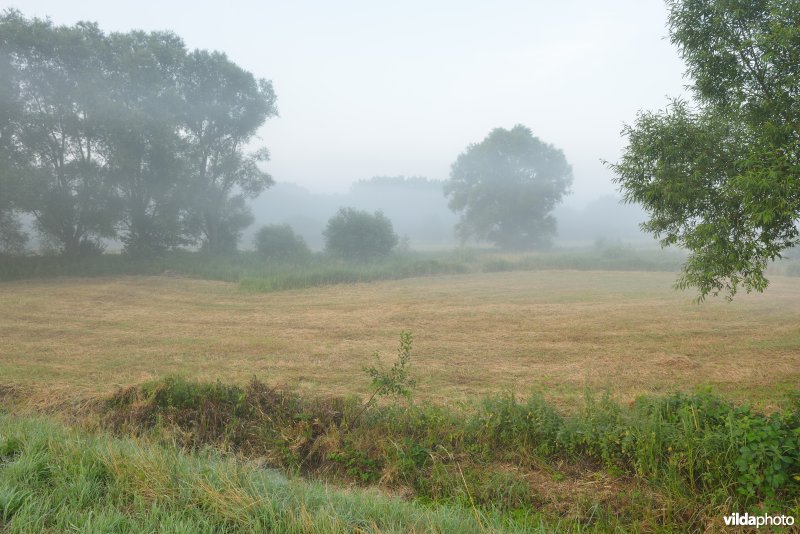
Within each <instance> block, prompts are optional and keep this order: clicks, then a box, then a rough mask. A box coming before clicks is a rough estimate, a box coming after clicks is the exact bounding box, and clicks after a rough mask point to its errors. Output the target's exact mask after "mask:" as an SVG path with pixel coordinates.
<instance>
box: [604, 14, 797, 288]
mask: <svg viewBox="0 0 800 534" xmlns="http://www.w3.org/2000/svg"><path fill="white" fill-rule="evenodd" d="M667 4H668V7H669V11H670V15H669V27H670V36H671V40H672V42H673V43H674V44H676V45H677V46H678V48H679V49H680V51H681V54H682V56H683V59H684V60H685V61H686V64H687V66H688V70H687V72H688V75H689V76H691V77H692V78H693V79H694V84H693V85H692V91H693V94H694V102H695V104H693V105H690V104H689V103H687V102H683V101H674V102H672V103H671V105H670V106H669V107H668V108H667V109H666V110H665V111H661V112H642V113H640V114H639V116H638V117H637V119H636V122H635V124H634V125H633V126H626V127H625V129H624V130H623V135H624V136H625V137H627V139H628V146H627V148H626V149H625V152H624V153H623V156H622V159H621V160H620V161H619V162H617V163H616V164H613V165H611V168H612V169H613V170H614V172H615V173H616V174H617V179H616V180H617V183H618V184H620V186H621V188H622V191H623V192H624V194H625V198H626V200H627V201H629V202H637V203H640V204H642V206H643V207H644V209H645V210H646V211H647V212H648V214H649V216H650V219H649V220H648V221H647V222H646V223H644V224H643V225H642V227H643V228H644V229H645V230H647V231H649V232H652V233H653V234H654V235H655V236H656V237H658V238H660V239H661V243H662V245H664V246H668V245H680V246H682V247H685V248H686V249H687V250H688V251H689V252H690V256H689V259H688V261H687V262H686V264H685V265H684V270H683V275H682V277H681V278H680V279H679V280H678V286H679V287H688V286H694V287H697V288H698V290H699V298H700V299H702V298H704V297H705V296H707V295H708V294H714V295H716V294H719V293H724V294H726V295H727V296H728V297H733V295H734V294H736V291H737V289H738V288H739V287H740V286H742V287H744V288H745V289H746V290H747V291H751V290H758V291H762V290H763V289H764V288H765V287H766V286H767V279H766V278H765V276H764V270H765V268H766V266H767V264H768V262H770V261H772V260H774V259H776V258H780V257H781V252H782V251H784V250H786V249H788V248H789V247H792V246H793V245H796V244H797V243H798V221H799V220H800V83H798V80H800V1H799V0H748V1H737V2H732V1H722V0H671V1H668V2H667Z"/></svg>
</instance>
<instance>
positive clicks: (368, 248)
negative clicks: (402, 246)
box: [255, 208, 400, 262]
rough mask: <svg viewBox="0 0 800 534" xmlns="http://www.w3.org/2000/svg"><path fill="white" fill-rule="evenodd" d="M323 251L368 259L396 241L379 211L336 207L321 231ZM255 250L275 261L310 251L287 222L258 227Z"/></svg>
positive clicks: (300, 256) (382, 255) (380, 254)
mask: <svg viewBox="0 0 800 534" xmlns="http://www.w3.org/2000/svg"><path fill="white" fill-rule="evenodd" d="M322 233H323V236H324V238H325V251H326V252H327V253H328V254H330V255H331V256H333V257H337V258H340V259H344V260H350V261H353V260H355V261H360V262H368V261H373V260H377V259H381V258H385V257H386V256H388V255H389V254H390V253H391V252H392V250H393V249H394V248H395V247H396V246H397V244H398V243H399V241H400V240H399V238H398V237H397V234H396V233H395V231H394V227H393V225H392V221H390V220H389V218H388V217H386V216H385V215H384V214H383V213H382V212H380V211H377V212H375V213H369V212H367V211H364V210H357V209H355V208H339V211H338V212H337V213H336V215H334V216H333V217H331V218H330V220H329V221H328V225H327V226H326V228H325V230H324V231H323V232H322ZM255 246H256V251H257V252H258V253H259V254H260V255H261V256H263V257H265V258H267V259H270V260H277V261H296V260H302V259H305V258H307V257H308V256H309V255H310V254H311V251H310V249H309V248H308V246H307V245H306V242H305V240H304V239H303V238H302V237H301V236H299V235H297V234H296V233H295V232H294V230H293V229H292V227H291V226H289V225H288V224H282V225H269V226H264V227H262V228H261V229H260V230H259V231H258V232H256V236H255Z"/></svg>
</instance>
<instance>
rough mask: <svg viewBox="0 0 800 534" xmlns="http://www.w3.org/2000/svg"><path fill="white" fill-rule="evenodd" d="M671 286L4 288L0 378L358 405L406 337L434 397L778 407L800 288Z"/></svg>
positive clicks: (53, 282) (597, 274) (599, 275)
mask: <svg viewBox="0 0 800 534" xmlns="http://www.w3.org/2000/svg"><path fill="white" fill-rule="evenodd" d="M673 280H674V274H671V273H657V272H653V273H642V272H602V271H594V272H583V271H524V272H503V273H479V274H465V275H447V276H433V277H422V278H409V279H403V280H395V281H384V282H372V283H361V284H339V285H331V286H325V287H317V288H311V289H301V290H287V291H280V292H271V293H265V294H262V293H253V292H249V291H245V290H243V289H241V288H240V287H239V286H237V285H234V284H229V283H221V282H215V281H207V280H195V279H188V278H182V277H174V276H172V277H171V276H152V277H147V276H129V277H110V278H104V277H100V278H88V279H74V278H60V279H48V280H30V281H18V282H7V283H3V284H2V291H0V331H2V332H3V344H2V359H0V376H2V382H4V383H6V384H9V383H10V384H14V385H16V386H17V387H24V388H27V389H30V390H31V397H36V398H40V399H41V400H42V401H47V399H48V398H54V399H57V400H63V399H64V398H68V397H75V398H79V397H81V396H91V395H96V394H108V393H111V392H113V391H114V389H115V388H118V387H122V386H127V385H130V384H136V383H141V382H144V381H147V380H153V379H156V378H159V377H162V376H165V375H171V374H177V375H182V376H186V377H188V378H192V379H197V380H203V381H214V380H222V381H226V382H233V383H245V382H247V381H248V380H249V379H250V378H251V377H253V376H255V377H257V378H259V379H260V380H263V381H265V382H268V383H271V384H283V385H288V386H291V387H292V388H297V389H299V390H300V391H303V390H309V391H314V392H320V393H329V394H345V395H346V394H362V393H364V392H365V391H366V389H367V388H368V385H369V384H368V381H367V380H366V379H365V378H364V374H363V372H362V368H363V367H364V366H365V365H369V364H371V362H372V360H373V357H372V355H373V353H374V352H375V351H380V352H381V353H383V354H384V356H386V357H391V356H392V355H393V353H394V351H395V345H396V342H397V337H398V335H399V333H400V332H401V331H410V332H412V333H413V334H414V336H415V354H414V362H413V363H414V367H415V370H416V372H417V373H419V374H420V376H421V378H420V381H419V385H418V388H417V391H416V395H417V397H418V399H420V400H432V401H436V402H444V403H454V402H459V401H465V400H468V399H470V398H475V397H480V396H482V395H485V394H489V393H499V392H508V391H512V390H513V391H516V392H517V393H519V394H521V395H526V394H527V393H528V392H529V391H530V390H531V389H532V388H533V389H537V390H539V391H541V392H542V393H543V394H544V395H545V397H546V398H548V399H549V400H551V401H553V402H555V403H556V404H557V405H559V406H563V407H569V406H570V405H573V404H574V403H575V402H576V401H577V400H580V399H581V398H582V397H583V394H584V390H585V389H587V388H588V389H590V390H593V391H602V390H606V389H608V390H609V391H610V392H611V394H612V396H613V397H615V398H617V399H619V400H621V401H623V402H628V401H632V400H633V399H634V398H635V397H636V396H638V395H641V394H645V393H665V392H673V391H676V390H682V391H689V390H692V389H693V388H695V387H697V386H701V385H709V386H713V387H714V388H715V389H716V390H718V391H719V392H721V393H722V394H724V395H725V396H727V397H729V398H730V399H732V400H736V401H739V402H745V401H749V402H753V403H755V404H756V405H758V406H760V407H763V408H766V409H776V408H778V407H779V406H780V402H781V399H782V395H783V394H785V393H786V392H787V391H789V390H790V389H791V388H792V387H793V386H796V385H797V384H798V383H800V330H798V328H797V324H798V323H797V317H798V315H799V314H800V279H798V278H783V277H776V278H774V279H773V281H772V285H771V287H770V289H769V290H768V291H767V292H766V293H765V294H757V295H756V294H754V295H742V296H741V297H739V298H737V299H736V300H735V301H734V302H730V303H729V302H726V301H723V300H711V301H708V302H706V303H703V304H696V303H694V302H693V300H692V298H693V295H692V294H691V293H683V292H676V291H674V290H673V289H671V283H672V282H673ZM54 391H58V392H59V395H53V392H54Z"/></svg>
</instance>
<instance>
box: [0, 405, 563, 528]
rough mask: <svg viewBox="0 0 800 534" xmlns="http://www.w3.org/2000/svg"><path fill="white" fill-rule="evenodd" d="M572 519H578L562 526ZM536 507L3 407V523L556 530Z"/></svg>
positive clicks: (0, 442) (16, 525) (17, 525)
mask: <svg viewBox="0 0 800 534" xmlns="http://www.w3.org/2000/svg"><path fill="white" fill-rule="evenodd" d="M565 527H566V528H569V527H568V526H567V525H565ZM554 528H558V526H557V525H555V524H547V523H544V522H543V521H542V520H541V519H540V518H538V517H537V516H536V514H530V515H524V516H523V515H517V516H514V517H510V516H508V515H506V514H502V513H500V512H492V511H484V510H472V509H464V508H462V507H455V506H437V507H427V506H420V505H418V504H416V503H410V502H404V501H402V500H400V499H397V498H390V497H387V496H385V495H383V494H381V493H379V492H377V491H369V490H357V491H352V490H340V489H334V488H331V487H329V486H326V485H322V484H319V483H314V482H305V481H300V480H294V479H286V478H285V477H283V476H282V475H280V474H277V473H275V472H273V471H270V470H265V469H264V468H263V467H260V466H258V465H257V464H254V463H252V462H247V461H241V460H237V459H235V458H233V457H230V456H226V455H221V454H219V453H218V452H215V451H214V450H211V449H205V450H199V451H193V452H181V451H180V450H177V449H175V448H174V447H170V446H161V445H155V444H152V443H148V442H146V441H132V440H129V439H119V438H117V439H115V438H111V437H109V436H106V435H102V434H101V435H94V436H93V435H88V434H85V433H81V432H77V431H74V430H69V429H67V428H65V427H63V426H62V425H60V424H57V423H54V422H52V421H48V420H45V419H41V418H36V417H29V418H20V417H11V416H8V415H0V530H1V531H2V532H4V533H9V534H11V533H32V532H131V533H139V532H172V533H196V532H208V533H212V532H214V533H217V532H287V533H291V532H320V533H328V532H343V533H344V532H482V531H494V532H506V531H507V532H552V531H553V529H554Z"/></svg>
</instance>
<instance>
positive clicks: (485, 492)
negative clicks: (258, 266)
mask: <svg viewBox="0 0 800 534" xmlns="http://www.w3.org/2000/svg"><path fill="white" fill-rule="evenodd" d="M360 414H361V406H360V404H359V402H358V401H357V400H355V399H320V398H315V399H307V398H303V397H300V396H298V395H297V394H294V393H291V392H287V391H280V390H275V389H270V388H268V387H266V386H265V385H264V384H262V383H260V382H258V381H255V380H254V381H253V382H252V383H251V384H250V386H248V388H239V387H236V386H226V385H223V384H197V383H193V382H186V381H184V380H181V379H167V380H164V381H160V382H156V383H151V384H148V385H145V386H143V387H142V388H131V389H128V390H125V391H122V392H120V393H119V394H118V395H117V396H115V397H114V398H113V399H112V400H111V401H110V402H109V404H108V405H107V408H106V414H105V416H104V420H105V423H106V424H107V425H109V426H110V427H111V428H114V429H116V430H117V431H124V432H127V433H131V432H132V433H134V434H137V435H149V436H153V435H161V436H162V437H164V436H166V437H168V439H169V440H177V441H178V442H179V443H181V444H182V445H183V446H185V447H188V448H190V449H196V448H198V447H202V446H205V445H208V444H213V445H216V446H218V447H222V448H224V449H228V450H233V451H238V452H239V453H243V454H246V455H249V456H256V457H260V458H264V459H265V461H267V462H268V463H269V464H270V465H272V466H277V467H281V468H283V469H285V470H288V471H291V472H295V473H302V474H305V475H307V476H311V477H324V478H329V479H334V480H338V481H340V482H342V483H357V484H362V485H371V484H376V483H380V484H382V485H384V486H388V487H396V488H398V489H401V488H406V489H410V490H411V491H412V492H413V494H414V496H415V497H416V498H417V499H418V500H419V501H421V502H428V503H440V504H441V503H446V504H448V505H454V506H460V507H463V508H465V509H471V508H474V507H477V508H479V509H482V510H504V511H506V512H507V513H508V514H511V515H512V516H513V515H514V514H516V513H519V512H520V511H525V510H532V509H537V508H542V502H541V497H540V495H539V494H538V493H537V491H536V490H535V489H534V488H533V487H532V486H531V484H530V476H532V474H533V473H535V472H538V471H540V470H541V467H542V465H548V466H550V467H548V468H547V469H550V470H553V471H554V472H557V470H558V468H557V467H556V466H558V465H562V464H564V463H567V464H569V465H575V466H583V469H584V470H587V472H589V473H591V472H595V471H597V470H600V471H605V472H607V473H610V474H611V475H613V476H616V477H622V478H623V479H625V478H626V477H629V478H628V480H632V481H637V480H638V481H642V482H643V481H646V483H647V486H648V488H649V490H647V491H643V489H642V488H641V487H640V486H639V485H638V483H632V484H627V483H623V484H621V489H620V492H621V493H622V494H621V495H620V497H619V500H617V501H616V502H614V503H613V504H608V503H607V505H601V506H600V508H599V509H598V508H596V507H595V508H588V509H587V508H586V506H585V504H586V503H581V502H578V501H575V500H574V497H571V496H569V495H567V496H563V498H564V499H565V500H567V501H570V500H572V501H573V502H568V503H565V504H566V508H567V509H568V510H570V512H569V513H570V514H571V515H572V516H573V517H575V519H576V521H578V523H580V524H582V525H583V526H585V527H593V528H594V527H596V526H598V525H599V524H602V525H605V526H606V527H608V526H610V525H615V524H624V525H627V528H635V529H644V530H650V529H654V528H667V529H674V530H676V531H681V530H683V529H687V528H689V529H700V528H705V526H706V525H707V524H708V523H709V522H711V521H713V520H714V519H715V518H716V519H718V518H719V517H721V516H722V514H723V513H730V512H731V511H739V512H742V513H743V512H744V511H751V512H754V513H755V512H760V511H765V510H766V511H775V512H781V513H785V512H787V511H789V510H794V511H795V512H800V403H798V402H796V401H794V403H793V404H791V403H790V405H789V408H788V409H787V410H785V411H783V412H776V413H773V414H770V415H765V414H761V413H757V412H753V411H752V410H750V409H749V408H747V407H744V406H736V405H733V404H731V403H729V402H726V401H723V400H721V399H720V398H718V397H716V396H715V395H713V394H711V393H709V392H699V393H696V394H692V395H685V394H675V395H672V396H668V397H644V398H641V399H639V400H638V401H637V402H636V403H635V404H634V405H633V406H621V405H619V404H617V403H615V402H613V401H612V400H611V399H609V398H608V397H603V398H601V399H599V400H598V399H594V398H592V397H587V399H586V402H585V403H584V405H583V407H582V409H581V410H580V411H579V412H577V413H574V414H561V413H559V412H558V411H557V410H555V409H554V408H553V407H552V406H551V405H549V404H548V403H547V402H546V401H544V400H543V398H542V397H541V396H539V395H532V396H531V397H530V398H529V399H528V400H526V401H525V402H519V401H518V400H517V399H516V398H515V397H514V396H513V395H509V396H501V397H494V398H489V399H486V400H485V401H483V403H481V404H480V405H479V406H477V407H475V408H474V409H471V410H466V411H459V410H453V409H450V408H446V407H442V406H433V405H425V406H404V405H403V406H401V405H384V406H377V407H372V408H370V409H369V410H367V411H366V412H365V413H364V415H363V416H360ZM609 506H612V507H613V513H612V512H611V510H610V509H609V508H608V507H609ZM550 511H551V512H553V510H550Z"/></svg>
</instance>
